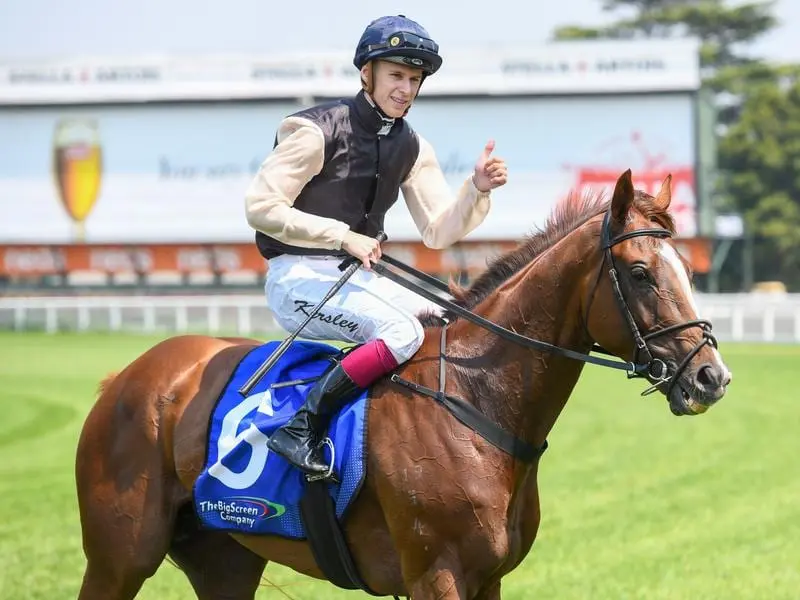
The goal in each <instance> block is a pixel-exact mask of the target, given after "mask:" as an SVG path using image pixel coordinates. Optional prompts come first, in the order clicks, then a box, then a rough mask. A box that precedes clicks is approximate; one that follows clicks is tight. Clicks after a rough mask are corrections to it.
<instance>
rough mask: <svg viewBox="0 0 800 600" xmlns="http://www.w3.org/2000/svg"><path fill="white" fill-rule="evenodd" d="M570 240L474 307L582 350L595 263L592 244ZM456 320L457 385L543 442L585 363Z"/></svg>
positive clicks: (499, 418) (519, 431) (503, 421)
mask: <svg viewBox="0 0 800 600" xmlns="http://www.w3.org/2000/svg"><path fill="white" fill-rule="evenodd" d="M571 235H572V236H580V235H588V234H587V233H586V232H582V231H576V232H574V233H573V234H571ZM575 241H576V240H575V239H573V240H572V241H569V240H567V239H564V240H562V241H561V242H559V243H558V244H557V245H556V246H554V247H553V248H551V249H550V250H548V251H547V252H545V253H544V254H543V255H541V256H540V257H539V258H537V259H536V260H535V261H534V263H532V264H531V265H529V266H528V267H526V268H524V269H522V270H521V271H520V272H519V273H518V274H517V275H515V276H514V277H512V278H511V279H509V280H508V281H507V282H506V283H505V284H503V286H501V288H499V289H498V291H496V292H495V293H494V294H492V296H491V297H490V298H488V299H487V300H486V301H485V302H484V303H482V305H481V306H480V311H479V312H480V313H482V314H483V316H485V317H486V318H487V319H490V320H491V321H493V322H495V323H498V324H499V325H502V326H503V327H505V328H506V329H510V330H512V331H515V332H517V333H521V334H523V335H525V336H528V337H530V338H533V339H536V340H541V341H544V342H548V343H550V344H554V345H556V346H560V347H562V348H569V349H572V350H577V351H580V352H587V351H588V350H589V348H590V347H591V341H590V340H589V339H588V335H587V333H586V330H585V328H584V326H583V324H582V319H581V314H580V311H581V297H580V296H581V290H582V288H581V284H582V282H583V281H584V280H585V275H586V272H587V269H589V268H590V267H589V265H595V263H596V261H595V260H593V252H592V251H587V249H586V248H587V247H590V248H591V247H592V246H593V244H588V243H580V244H576V243H574V242H575ZM594 245H595V246H596V241H595V244H594ZM456 325H458V327H459V328H458V330H456V331H454V335H453V336H452V337H453V340H454V341H453V343H452V344H451V346H450V348H449V349H448V354H449V353H450V350H452V352H453V354H454V355H455V356H461V357H469V359H468V360H463V361H461V364H462V365H463V367H462V368H460V369H458V376H459V378H460V380H461V384H462V385H461V386H459V387H461V388H462V389H463V390H464V392H465V393H466V394H469V395H470V396H471V400H472V401H473V402H474V403H475V404H476V405H477V406H478V407H479V408H480V410H481V411H482V412H484V413H485V414H487V416H489V417H490V418H492V419H493V420H494V421H495V422H497V423H498V424H499V425H501V426H502V427H504V428H505V429H507V430H509V431H511V432H513V433H515V434H516V435H517V436H519V437H521V438H522V439H525V440H526V441H528V442H530V443H532V444H535V445H540V444H542V443H543V442H544V440H545V438H546V436H547V434H548V433H549V432H550V430H551V428H552V427H553V425H554V424H555V421H556V419H557V418H558V415H559V414H560V413H561V410H562V409H563V407H564V405H565V404H566V402H567V399H568V398H569V396H570V394H571V393H572V390H573V388H574V386H575V384H576V383H577V381H578V377H579V376H580V373H581V370H582V368H583V363H582V362H580V361H577V360H573V359H569V358H565V357H561V356H558V355H557V354H554V353H550V352H545V351H536V350H531V349H528V348H524V347H522V346H521V345H519V344H518V343H516V342H512V341H508V340H505V339H503V338H501V337H499V336H497V335H496V334H493V333H490V332H487V331H485V330H483V329H480V328H478V327H477V326H475V325H473V324H471V323H469V322H460V323H457V324H456ZM454 327H455V325H454ZM455 362H456V364H459V361H455Z"/></svg>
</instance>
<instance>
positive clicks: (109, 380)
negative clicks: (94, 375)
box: [97, 371, 119, 397]
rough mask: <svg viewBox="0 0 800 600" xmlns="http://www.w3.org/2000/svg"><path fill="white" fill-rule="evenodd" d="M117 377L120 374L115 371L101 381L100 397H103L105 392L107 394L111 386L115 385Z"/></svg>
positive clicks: (99, 384) (98, 391)
mask: <svg viewBox="0 0 800 600" xmlns="http://www.w3.org/2000/svg"><path fill="white" fill-rule="evenodd" d="M117 375H119V372H117V371H113V372H111V373H109V374H108V375H106V376H105V377H103V379H101V380H100V383H98V384H97V396H98V397H100V396H102V395H103V392H105V391H106V390H107V389H108V388H109V387H110V386H111V384H112V383H114V380H115V379H116V378H117Z"/></svg>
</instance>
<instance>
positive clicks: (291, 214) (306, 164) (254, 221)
mask: <svg viewBox="0 0 800 600" xmlns="http://www.w3.org/2000/svg"><path fill="white" fill-rule="evenodd" d="M277 137H278V144H277V145H276V146H275V148H274V149H273V150H272V152H271V153H270V154H269V155H268V156H267V158H266V159H265V160H264V162H263V163H261V167H260V168H259V170H258V173H256V176H255V178H254V179H253V181H252V182H251V183H250V186H249V187H248V188H247V191H246V192H245V214H246V216H247V222H248V223H249V225H250V226H251V227H252V228H253V229H256V230H258V231H261V232H262V233H265V234H267V235H268V236H270V237H272V238H275V239H276V240H278V241H280V242H283V243H285V244H292V245H294V246H302V247H305V248H325V249H333V250H339V249H340V248H341V247H342V240H343V239H344V235H345V233H347V231H348V230H349V229H350V228H349V227H348V225H347V224H346V223H344V222H342V221H338V220H336V219H329V218H327V217H320V216H317V215H312V214H309V213H306V212H303V211H300V210H298V209H296V208H294V207H293V205H294V202H295V200H296V199H297V196H298V195H299V194H300V192H301V191H302V190H303V187H304V186H305V185H306V184H307V183H308V182H309V181H310V180H311V178H312V177H314V176H315V175H316V174H317V173H319V172H320V171H321V170H322V165H323V162H324V160H325V136H324V135H323V133H322V130H321V129H320V128H319V126H318V125H316V124H315V123H313V122H312V121H309V120H308V119H303V118H301V117H287V118H286V119H284V120H283V121H282V122H281V124H280V127H279V128H278V134H277Z"/></svg>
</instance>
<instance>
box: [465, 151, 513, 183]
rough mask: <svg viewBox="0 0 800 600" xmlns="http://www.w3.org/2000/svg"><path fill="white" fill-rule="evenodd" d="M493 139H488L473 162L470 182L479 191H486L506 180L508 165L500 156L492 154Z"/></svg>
mask: <svg viewBox="0 0 800 600" xmlns="http://www.w3.org/2000/svg"><path fill="white" fill-rule="evenodd" d="M493 151H494V140H489V141H488V142H487V143H486V147H485V148H484V149H483V152H481V155H480V156H479V157H478V161H477V162H476V163H475V172H474V173H473V175H472V182H473V183H474V184H475V187H476V188H478V189H479V190H480V191H481V192H488V191H489V190H493V189H494V188H498V187H500V186H501V185H505V184H506V181H508V167H507V166H506V161H505V160H504V159H502V158H498V157H496V156H492V155H491V154H492V152H493Z"/></svg>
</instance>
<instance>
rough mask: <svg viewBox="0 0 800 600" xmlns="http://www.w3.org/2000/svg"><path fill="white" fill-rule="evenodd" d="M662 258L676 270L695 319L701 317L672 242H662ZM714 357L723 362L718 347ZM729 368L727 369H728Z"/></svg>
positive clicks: (686, 275) (660, 253) (687, 275)
mask: <svg viewBox="0 0 800 600" xmlns="http://www.w3.org/2000/svg"><path fill="white" fill-rule="evenodd" d="M658 253H659V255H660V256H661V258H663V259H664V260H665V261H666V262H667V264H668V265H670V266H671V267H672V268H673V269H674V271H675V275H676V276H677V278H678V281H679V282H680V285H681V289H682V290H683V294H684V296H686V299H687V300H688V302H689V305H690V306H691V307H692V310H693V311H694V314H695V319H700V318H701V317H700V311H699V310H698V308H697V304H696V303H695V301H694V292H693V290H692V282H691V281H689V274H688V273H687V272H686V267H684V266H683V262H682V261H681V257H680V256H678V251H677V250H675V248H673V247H672V246H671V245H670V244H668V243H667V242H664V241H662V242H661V248H660V249H659V251H658ZM713 353H714V358H715V359H716V360H718V361H719V363H720V364H723V362H722V356H721V355H720V353H719V352H718V351H717V349H716V348H714V350H713ZM726 370H727V369H726Z"/></svg>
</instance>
